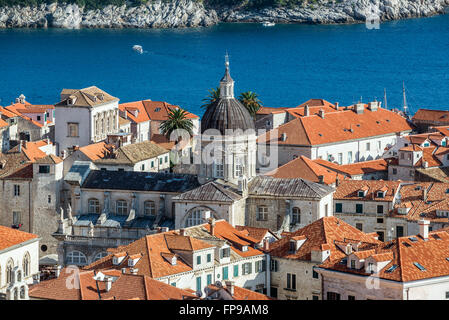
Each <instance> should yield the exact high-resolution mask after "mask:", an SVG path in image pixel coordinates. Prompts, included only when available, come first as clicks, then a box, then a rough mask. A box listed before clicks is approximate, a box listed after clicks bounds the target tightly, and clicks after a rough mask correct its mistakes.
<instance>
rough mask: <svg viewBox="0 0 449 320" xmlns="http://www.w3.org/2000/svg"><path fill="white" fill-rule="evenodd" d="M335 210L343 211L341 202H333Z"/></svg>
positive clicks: (337, 211)
mask: <svg viewBox="0 0 449 320" xmlns="http://www.w3.org/2000/svg"><path fill="white" fill-rule="evenodd" d="M335 212H336V213H342V212H343V203H336V204H335Z"/></svg>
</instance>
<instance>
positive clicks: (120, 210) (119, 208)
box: [115, 200, 128, 215]
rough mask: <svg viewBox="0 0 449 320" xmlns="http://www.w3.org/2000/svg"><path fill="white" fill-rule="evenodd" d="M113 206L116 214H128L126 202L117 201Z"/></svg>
mask: <svg viewBox="0 0 449 320" xmlns="http://www.w3.org/2000/svg"><path fill="white" fill-rule="evenodd" d="M115 206H116V212H117V214H123V215H125V214H128V203H127V202H126V200H117V201H116V202H115Z"/></svg>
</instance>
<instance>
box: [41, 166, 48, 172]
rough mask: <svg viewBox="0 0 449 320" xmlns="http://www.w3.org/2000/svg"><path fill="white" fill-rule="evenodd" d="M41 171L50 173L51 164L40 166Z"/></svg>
mask: <svg viewBox="0 0 449 320" xmlns="http://www.w3.org/2000/svg"><path fill="white" fill-rule="evenodd" d="M39 173H50V166H39Z"/></svg>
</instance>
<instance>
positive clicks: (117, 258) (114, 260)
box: [112, 252, 126, 266]
mask: <svg viewBox="0 0 449 320" xmlns="http://www.w3.org/2000/svg"><path fill="white" fill-rule="evenodd" d="M125 257H126V253H125V252H121V253H116V254H114V256H113V258H112V264H113V265H115V266H116V265H119V264H120V263H122V261H123V259H125Z"/></svg>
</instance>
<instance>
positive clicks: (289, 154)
mask: <svg viewBox="0 0 449 320" xmlns="http://www.w3.org/2000/svg"><path fill="white" fill-rule="evenodd" d="M411 131H412V127H411V126H410V124H409V123H408V122H407V120H406V119H405V118H403V117H402V116H400V115H399V114H397V113H395V112H392V111H389V110H386V109H383V108H381V107H380V102H370V103H369V104H368V105H365V104H361V103H360V104H356V105H354V106H352V107H346V108H345V109H343V110H340V109H339V110H338V111H335V112H325V111H324V110H320V112H319V113H318V115H317V114H310V115H308V116H301V117H297V118H295V119H294V120H291V121H289V122H287V123H285V124H283V125H281V126H279V127H278V128H275V129H273V130H271V131H268V132H266V133H265V134H262V135H260V136H259V137H258V140H257V141H258V144H259V145H268V146H269V145H272V146H273V148H274V149H275V151H273V152H277V155H278V163H279V165H283V164H285V163H287V162H289V161H291V160H292V159H295V158H297V157H299V156H306V157H308V158H309V159H312V160H314V159H324V160H327V161H330V162H337V163H338V164H350V163H354V162H360V161H368V160H375V159H379V158H381V157H382V156H383V154H384V152H385V149H386V148H390V147H392V146H393V145H395V144H396V142H397V140H398V138H399V137H401V136H403V135H407V134H409V133H410V132H411Z"/></svg>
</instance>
